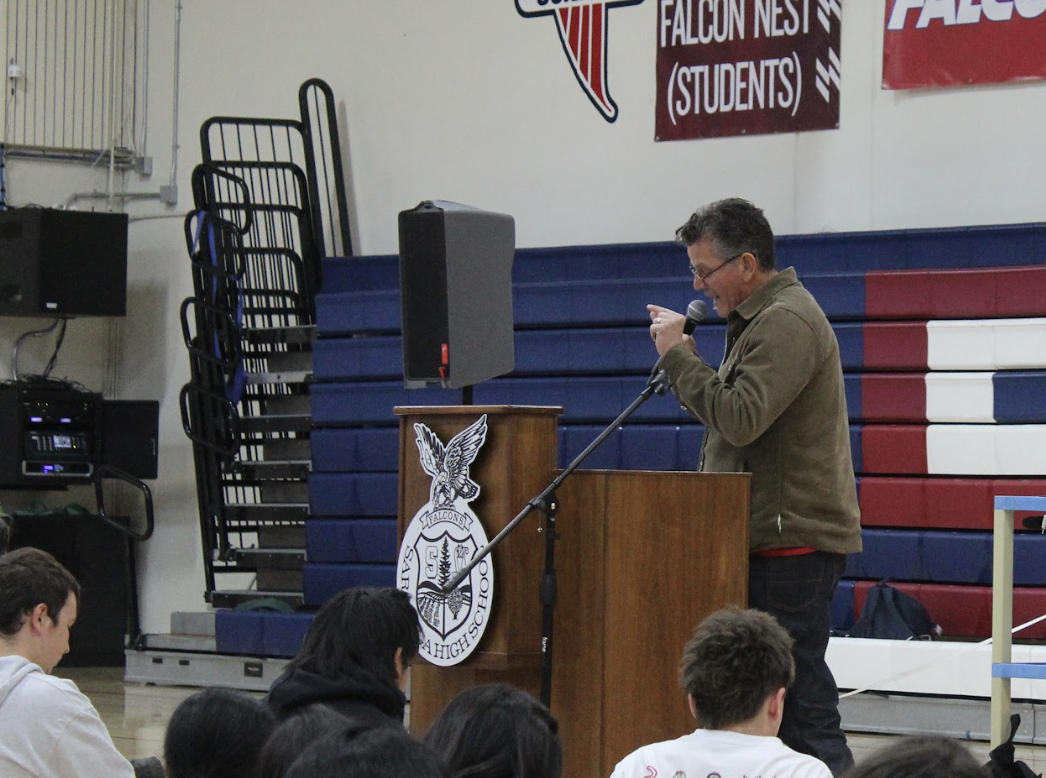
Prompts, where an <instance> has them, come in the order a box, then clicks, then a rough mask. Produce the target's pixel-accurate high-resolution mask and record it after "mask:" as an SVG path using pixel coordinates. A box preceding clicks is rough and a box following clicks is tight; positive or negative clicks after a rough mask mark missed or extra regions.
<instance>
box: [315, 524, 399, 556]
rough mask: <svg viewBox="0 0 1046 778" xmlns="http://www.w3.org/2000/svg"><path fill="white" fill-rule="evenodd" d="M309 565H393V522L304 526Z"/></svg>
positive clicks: (394, 525)
mask: <svg viewBox="0 0 1046 778" xmlns="http://www.w3.org/2000/svg"><path fill="white" fill-rule="evenodd" d="M305 551H306V553H307V554H308V559H309V561H310V562H317V563H319V562H385V563H389V562H395V561H396V519H395V518H389V519H316V518H312V519H309V520H308V521H307V522H305Z"/></svg>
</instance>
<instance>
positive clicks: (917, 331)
mask: <svg viewBox="0 0 1046 778" xmlns="http://www.w3.org/2000/svg"><path fill="white" fill-rule="evenodd" d="M863 329H864V369H865V370H916V371H918V370H926V353H927V336H926V322H924V321H916V322H909V321H905V322H890V323H888V324H887V323H876V322H865V324H864V328H863Z"/></svg>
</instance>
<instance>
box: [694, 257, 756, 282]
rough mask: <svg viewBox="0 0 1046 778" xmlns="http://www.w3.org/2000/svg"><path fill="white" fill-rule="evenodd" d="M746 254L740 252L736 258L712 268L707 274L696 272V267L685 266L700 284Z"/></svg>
mask: <svg viewBox="0 0 1046 778" xmlns="http://www.w3.org/2000/svg"><path fill="white" fill-rule="evenodd" d="M747 253H748V252H747V251H742V252H741V253H740V254H737V255H736V256H733V257H730V259H728V260H726V261H725V262H723V264H721V265H719V267H714V268H712V269H711V270H709V271H708V272H707V273H702V272H701V271H700V270H698V269H697V268H696V267H694V266H693V265H691V264H687V267H689V268H690V273H691V274H692V275H694V276H696V277H697V278H699V279H700V280H701V283H704V282H705V281H707V280H708V279H709V278H711V277H712V276H713V275H714V274H715V273H718V272H719V271H720V270H722V269H723V268H724V267H726V266H727V265H729V264H730V263H731V262H733V261H734V260H735V259H737V258H738V257H743V256H744V255H745V254H747Z"/></svg>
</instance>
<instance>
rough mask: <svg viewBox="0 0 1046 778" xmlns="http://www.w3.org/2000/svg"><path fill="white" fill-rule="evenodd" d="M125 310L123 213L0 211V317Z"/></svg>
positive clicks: (102, 313)
mask: <svg viewBox="0 0 1046 778" xmlns="http://www.w3.org/2000/svg"><path fill="white" fill-rule="evenodd" d="M126 313H127V214H125V213H97V212H94V211H63V210H57V209H53V208H9V209H8V210H6V211H0V315H5V316H123V315H125V314H126Z"/></svg>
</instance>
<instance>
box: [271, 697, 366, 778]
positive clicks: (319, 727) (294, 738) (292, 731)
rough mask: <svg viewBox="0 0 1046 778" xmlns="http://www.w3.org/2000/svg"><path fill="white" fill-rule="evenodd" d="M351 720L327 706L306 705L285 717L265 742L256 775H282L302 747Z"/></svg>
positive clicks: (282, 777) (275, 777)
mask: <svg viewBox="0 0 1046 778" xmlns="http://www.w3.org/2000/svg"><path fill="white" fill-rule="evenodd" d="M350 724H352V719H350V718H348V717H347V716H343V715H342V714H340V713H338V712H337V711H336V710H334V709H333V708H328V707H327V706H326V705H318V704H317V705H309V706H307V707H305V708H302V709H301V710H298V711H297V712H295V713H292V714H291V715H290V716H288V717H287V718H285V719H284V720H283V721H281V722H280V723H279V724H277V725H276V729H274V730H273V731H272V734H271V735H269V739H268V740H267V741H265V745H264V747H262V750H261V754H260V755H259V756H258V775H257V778H284V776H285V775H286V773H287V768H289V767H290V765H291V763H292V762H293V761H294V760H295V759H297V758H298V756H300V755H301V753H302V751H304V750H305V747H306V746H308V745H309V744H310V743H312V742H313V741H314V740H317V739H318V738H320V737H323V736H324V735H326V734H328V733H331V732H334V731H337V730H343V729H346V728H348V727H349V725H350Z"/></svg>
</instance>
